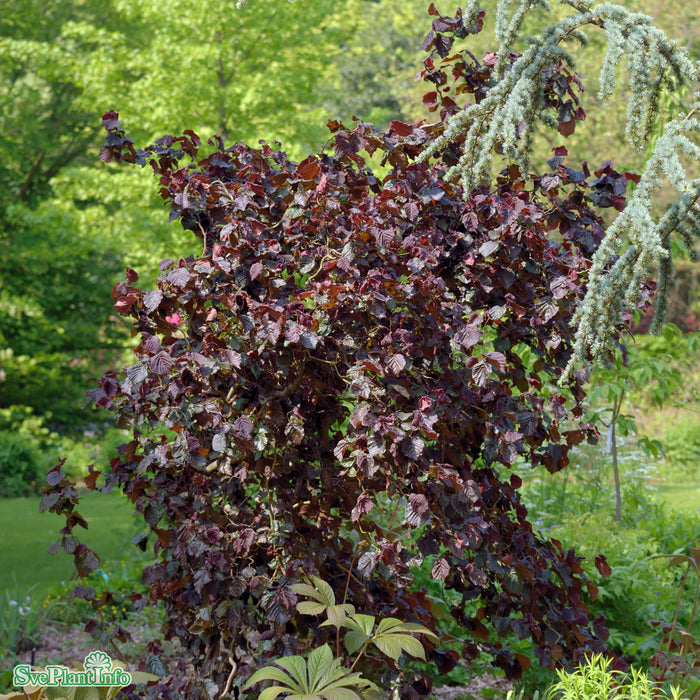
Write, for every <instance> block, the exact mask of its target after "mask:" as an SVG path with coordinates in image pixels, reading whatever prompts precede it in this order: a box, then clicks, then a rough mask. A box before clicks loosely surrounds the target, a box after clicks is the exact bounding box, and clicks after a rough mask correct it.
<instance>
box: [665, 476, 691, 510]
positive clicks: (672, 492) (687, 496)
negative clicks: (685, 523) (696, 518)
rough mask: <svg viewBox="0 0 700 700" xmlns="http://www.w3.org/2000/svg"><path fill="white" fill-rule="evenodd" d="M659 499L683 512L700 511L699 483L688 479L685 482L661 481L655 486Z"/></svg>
mask: <svg viewBox="0 0 700 700" xmlns="http://www.w3.org/2000/svg"><path fill="white" fill-rule="evenodd" d="M656 493H657V495H658V498H659V500H661V501H666V502H667V503H668V504H669V505H670V506H671V507H672V508H673V509H675V510H678V511H682V512H684V513H698V512H699V511H700V485H698V484H697V483H694V482H693V481H692V480H691V479H688V481H687V482H686V483H677V482H671V483H669V482H663V483H661V484H658V485H657V486H656Z"/></svg>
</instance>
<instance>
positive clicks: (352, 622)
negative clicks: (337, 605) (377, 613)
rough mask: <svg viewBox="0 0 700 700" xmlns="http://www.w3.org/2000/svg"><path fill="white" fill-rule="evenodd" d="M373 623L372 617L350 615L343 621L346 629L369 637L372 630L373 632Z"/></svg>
mask: <svg viewBox="0 0 700 700" xmlns="http://www.w3.org/2000/svg"><path fill="white" fill-rule="evenodd" d="M374 621H375V618H374V617H372V615H362V614H358V615H352V616H351V617H348V619H347V620H346V621H345V626H346V627H347V628H348V629H351V630H355V631H356V632H361V633H362V634H364V635H366V636H368V637H371V636H372V630H374Z"/></svg>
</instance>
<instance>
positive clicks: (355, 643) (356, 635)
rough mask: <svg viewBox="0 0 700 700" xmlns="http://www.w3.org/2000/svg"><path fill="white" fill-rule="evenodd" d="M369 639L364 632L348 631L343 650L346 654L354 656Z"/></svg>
mask: <svg viewBox="0 0 700 700" xmlns="http://www.w3.org/2000/svg"><path fill="white" fill-rule="evenodd" d="M368 639H369V637H368V636H367V635H366V634H365V633H364V632H359V631H357V630H348V631H347V632H346V633H345V639H344V640H343V641H344V643H345V648H346V649H347V651H348V654H354V653H355V652H356V651H357V650H358V649H360V648H362V645H363V644H364V643H365V642H366V641H367V640H368Z"/></svg>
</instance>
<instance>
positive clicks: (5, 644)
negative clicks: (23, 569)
mask: <svg viewBox="0 0 700 700" xmlns="http://www.w3.org/2000/svg"><path fill="white" fill-rule="evenodd" d="M31 592H32V589H29V591H27V592H26V593H25V594H24V595H21V594H18V593H17V592H13V591H5V592H4V593H3V594H2V595H0V650H4V651H5V652H6V653H7V654H9V656H10V657H14V656H15V655H16V654H19V653H20V652H22V651H27V650H29V649H31V648H32V647H33V646H35V645H36V644H37V643H38V642H39V638H40V629H41V625H42V624H43V623H44V622H45V620H46V617H47V616H48V615H50V614H51V611H52V608H53V606H52V605H49V606H47V607H42V606H40V604H39V603H38V601H37V600H33V599H32V596H31Z"/></svg>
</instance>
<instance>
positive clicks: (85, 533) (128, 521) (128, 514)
mask: <svg viewBox="0 0 700 700" xmlns="http://www.w3.org/2000/svg"><path fill="white" fill-rule="evenodd" d="M40 500H41V499H40V498H39V497H32V498H10V499H2V501H0V542H1V543H2V544H0V559H1V560H2V563H3V566H2V567H0V593H2V592H4V591H18V592H20V593H21V592H22V591H24V590H28V589H29V588H31V587H32V586H34V587H35V588H34V593H35V594H39V595H41V594H42V593H44V592H46V590H47V589H49V588H51V587H53V586H55V585H56V584H57V583H60V582H61V581H67V580H68V579H69V578H70V576H71V575H72V573H73V558H72V557H71V556H70V555H68V554H65V553H64V552H59V553H58V554H55V555H51V554H49V553H48V551H47V550H48V548H49V547H50V546H51V545H52V544H53V543H54V542H55V541H56V540H58V539H59V538H60V536H61V535H60V530H61V528H62V527H63V526H64V519H63V517H62V516H57V515H54V514H53V513H46V512H45V513H39V502H40ZM78 511H79V512H80V514H81V515H82V516H83V517H84V518H85V519H86V520H87V522H88V526H89V528H88V530H83V529H82V528H76V530H75V531H74V534H76V535H77V536H78V537H79V539H80V541H81V542H83V543H84V544H86V545H87V546H88V547H91V548H92V549H94V550H95V552H96V553H97V554H98V556H99V557H100V559H101V561H102V562H106V561H110V560H120V559H122V558H123V556H124V551H125V550H126V549H128V548H129V547H133V545H131V544H130V540H131V538H132V537H134V535H135V534H137V532H138V531H139V530H138V525H137V522H136V520H135V518H134V517H133V506H132V505H131V504H130V502H129V501H128V500H127V499H126V497H125V496H123V495H122V494H116V493H110V494H103V493H92V492H87V493H86V494H85V496H84V499H83V500H82V501H81V503H80V505H79V507H78Z"/></svg>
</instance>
